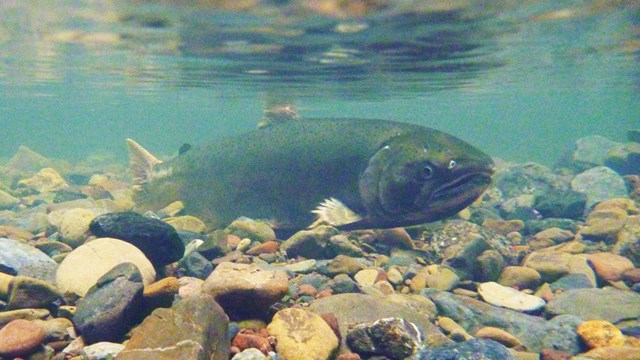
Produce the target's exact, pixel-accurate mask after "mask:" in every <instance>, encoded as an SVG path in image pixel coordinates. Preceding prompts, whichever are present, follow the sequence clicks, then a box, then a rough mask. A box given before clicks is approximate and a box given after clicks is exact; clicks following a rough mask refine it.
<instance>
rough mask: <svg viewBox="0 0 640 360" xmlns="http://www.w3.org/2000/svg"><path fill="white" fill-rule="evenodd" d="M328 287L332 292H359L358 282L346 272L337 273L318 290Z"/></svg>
mask: <svg viewBox="0 0 640 360" xmlns="http://www.w3.org/2000/svg"><path fill="white" fill-rule="evenodd" d="M325 288H330V289H331V290H332V291H333V293H334V294H347V293H359V292H360V288H359V287H358V283H356V282H355V281H353V280H352V279H351V278H350V277H349V275H347V274H338V275H336V276H335V277H334V278H333V279H331V280H330V281H329V282H327V283H326V284H325V285H324V286H323V287H322V288H320V290H323V289H325Z"/></svg>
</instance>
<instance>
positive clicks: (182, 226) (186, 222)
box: [165, 215, 207, 234]
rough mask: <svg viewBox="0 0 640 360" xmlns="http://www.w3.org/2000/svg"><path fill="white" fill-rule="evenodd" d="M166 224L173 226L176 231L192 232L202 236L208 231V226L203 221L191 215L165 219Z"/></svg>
mask: <svg viewBox="0 0 640 360" xmlns="http://www.w3.org/2000/svg"><path fill="white" fill-rule="evenodd" d="M165 222H166V223H167V224H169V225H171V226H173V228H174V229H176V231H191V232H194V233H197V234H200V233H204V232H205V231H206V230H207V226H206V225H205V224H204V222H203V221H202V220H200V219H198V218H197V217H195V216H191V215H184V216H175V217H171V218H168V219H165Z"/></svg>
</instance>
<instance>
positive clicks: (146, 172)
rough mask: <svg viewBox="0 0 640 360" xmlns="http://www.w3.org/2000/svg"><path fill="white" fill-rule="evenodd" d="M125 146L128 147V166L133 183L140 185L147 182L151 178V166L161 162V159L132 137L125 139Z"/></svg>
mask: <svg viewBox="0 0 640 360" xmlns="http://www.w3.org/2000/svg"><path fill="white" fill-rule="evenodd" d="M127 147H128V148H129V166H130V167H131V175H132V176H133V183H134V185H142V184H145V183H147V182H149V180H151V178H152V174H153V167H154V166H156V165H158V164H161V163H162V160H159V159H158V158H156V157H155V156H153V154H151V153H150V152H148V151H147V150H146V149H145V148H143V147H142V146H140V144H138V143H137V142H135V141H134V140H132V139H127Z"/></svg>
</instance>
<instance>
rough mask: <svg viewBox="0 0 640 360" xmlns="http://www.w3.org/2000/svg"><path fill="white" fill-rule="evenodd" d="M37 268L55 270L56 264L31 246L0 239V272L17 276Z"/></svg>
mask: <svg viewBox="0 0 640 360" xmlns="http://www.w3.org/2000/svg"><path fill="white" fill-rule="evenodd" d="M38 267H43V268H47V269H53V270H55V269H56V268H57V267H58V264H57V263H56V262H55V261H53V260H52V259H51V258H50V257H48V256H47V255H46V254H45V253H43V252H42V251H40V250H38V249H36V248H35V247H33V246H30V245H27V244H24V243H21V242H19V241H17V240H11V239H5V238H0V271H2V272H4V273H7V274H10V275H18V274H20V273H22V272H23V271H24V270H26V269H28V268H38Z"/></svg>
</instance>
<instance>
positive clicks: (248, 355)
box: [231, 348, 269, 360]
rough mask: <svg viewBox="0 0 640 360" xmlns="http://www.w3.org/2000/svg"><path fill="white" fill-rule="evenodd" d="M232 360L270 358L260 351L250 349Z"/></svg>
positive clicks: (262, 359)
mask: <svg viewBox="0 0 640 360" xmlns="http://www.w3.org/2000/svg"><path fill="white" fill-rule="evenodd" d="M231 360H269V358H267V356H265V355H264V354H263V353H262V351H260V350H258V349H255V348H248V349H245V350H243V351H242V352H240V353H237V354H235V355H233V357H232V358H231Z"/></svg>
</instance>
